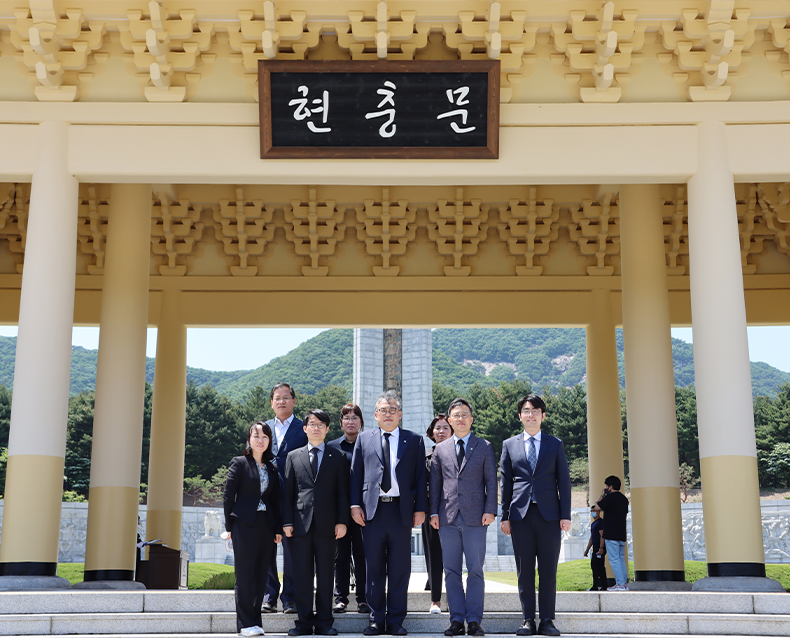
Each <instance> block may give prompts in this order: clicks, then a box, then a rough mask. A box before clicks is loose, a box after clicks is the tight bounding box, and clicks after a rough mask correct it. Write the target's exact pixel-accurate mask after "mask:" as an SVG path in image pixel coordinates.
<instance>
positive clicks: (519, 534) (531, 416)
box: [499, 394, 571, 636]
mask: <svg viewBox="0 0 790 638" xmlns="http://www.w3.org/2000/svg"><path fill="white" fill-rule="evenodd" d="M518 417H519V419H520V420H521V423H522V424H523V425H524V432H523V433H521V434H518V435H516V436H514V437H512V438H509V439H507V440H506V441H505V442H504V444H503V445H502V458H501V460H500V462H499V471H500V476H501V492H502V523H501V528H502V532H503V533H505V534H506V535H508V536H510V537H511V539H512V541H513V552H514V554H515V557H516V572H517V574H518V593H519V598H520V599H521V609H522V612H523V614H524V622H523V623H522V625H521V627H520V628H519V629H518V630H517V631H516V635H518V636H530V635H533V634H536V633H540V634H542V635H544V636H559V635H560V632H559V631H558V630H557V628H556V627H555V626H554V608H555V601H556V597H557V561H558V560H559V556H560V542H561V532H563V531H565V532H567V531H568V530H570V528H571V520H570V519H571V477H570V473H569V472H568V461H567V460H566V458H565V448H564V447H563V445H562V441H560V440H559V439H558V438H556V437H553V436H551V435H549V434H546V433H543V432H541V430H540V424H541V423H542V422H543V419H545V417H546V404H545V403H544V401H543V399H541V398H540V397H539V396H537V395H536V394H529V395H527V396H525V397H522V398H521V400H520V401H519V402H518ZM536 558H537V561H538V577H539V581H540V589H539V592H538V602H539V607H540V626H539V627H537V628H536V627H535V559H536Z"/></svg>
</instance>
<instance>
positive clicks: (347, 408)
mask: <svg viewBox="0 0 790 638" xmlns="http://www.w3.org/2000/svg"><path fill="white" fill-rule="evenodd" d="M352 412H353V413H354V414H356V415H357V416H358V417H359V421H360V423H361V425H360V427H359V429H360V431H362V430H364V429H365V418H364V417H363V416H362V409H361V408H360V407H359V406H358V405H357V404H356V403H346V404H345V405H344V406H343V408H342V409H341V410H340V418H341V419H342V418H343V417H344V416H346V415H347V414H351V413H352Z"/></svg>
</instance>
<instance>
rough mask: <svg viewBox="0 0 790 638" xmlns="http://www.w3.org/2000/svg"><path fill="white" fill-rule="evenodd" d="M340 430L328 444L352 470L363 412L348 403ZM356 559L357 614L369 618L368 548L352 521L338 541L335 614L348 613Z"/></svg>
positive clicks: (360, 531)
mask: <svg viewBox="0 0 790 638" xmlns="http://www.w3.org/2000/svg"><path fill="white" fill-rule="evenodd" d="M340 428H341V429H342V430H343V436H340V437H338V438H336V439H335V440H334V441H329V443H327V445H329V446H331V447H333V448H335V449H337V450H340V451H341V452H343V454H345V455H346V460H347V461H348V467H349V470H350V469H351V459H352V457H353V456H354V446H355V445H356V443H357V437H358V436H359V433H360V432H362V430H363V429H365V421H364V419H363V418H362V410H361V409H360V408H359V406H358V405H356V404H354V403H347V404H346V405H344V406H343V408H342V409H341V410H340ZM352 556H353V557H354V566H353V570H354V578H355V580H356V594H357V611H359V612H360V613H362V614H369V613H370V607H368V603H367V602H366V601H365V582H366V580H367V571H366V568H365V548H364V546H363V543H362V528H361V527H360V526H359V525H357V524H356V523H355V522H354V521H353V519H352V520H351V521H350V523H349V526H348V531H347V532H346V535H345V536H344V537H343V538H339V539H338V541H337V552H336V553H335V606H334V607H333V608H332V611H333V612H334V613H336V614H342V613H345V611H346V607H347V606H348V592H349V590H350V589H351V570H352V567H351V557H352Z"/></svg>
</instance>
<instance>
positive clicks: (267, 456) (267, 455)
mask: <svg viewBox="0 0 790 638" xmlns="http://www.w3.org/2000/svg"><path fill="white" fill-rule="evenodd" d="M258 426H260V428H261V430H263V433H264V434H265V435H266V436H268V437H269V445H268V446H267V447H266V449H265V450H264V451H263V460H264V461H271V460H272V459H273V458H274V452H272V441H273V440H274V437H272V429H271V427H269V424H268V423H266V421H256V422H255V423H251V424H250V427H249V428H247V446H246V447H245V448H244V456H250V455H251V454H252V447H251V446H250V439H251V438H252V431H253V429H254V428H257V427H258Z"/></svg>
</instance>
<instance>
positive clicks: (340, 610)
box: [332, 602, 346, 614]
mask: <svg viewBox="0 0 790 638" xmlns="http://www.w3.org/2000/svg"><path fill="white" fill-rule="evenodd" d="M332 613H335V614H345V613H346V603H341V602H337V603H335V606H334V607H332Z"/></svg>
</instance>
